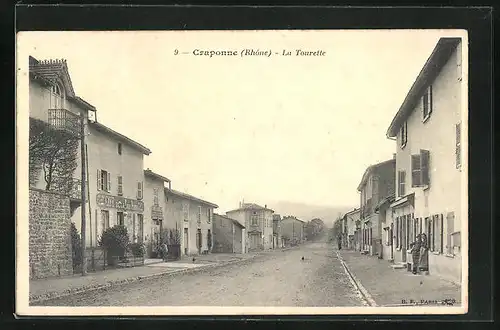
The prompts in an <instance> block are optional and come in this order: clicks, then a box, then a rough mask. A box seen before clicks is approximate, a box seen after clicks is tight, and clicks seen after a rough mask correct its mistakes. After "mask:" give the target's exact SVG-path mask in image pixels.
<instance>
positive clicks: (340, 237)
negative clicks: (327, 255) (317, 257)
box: [337, 234, 342, 250]
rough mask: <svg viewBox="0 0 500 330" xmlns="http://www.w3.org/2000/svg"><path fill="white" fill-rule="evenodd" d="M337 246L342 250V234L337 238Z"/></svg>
mask: <svg viewBox="0 0 500 330" xmlns="http://www.w3.org/2000/svg"><path fill="white" fill-rule="evenodd" d="M337 245H338V248H339V250H342V234H339V235H338V237H337Z"/></svg>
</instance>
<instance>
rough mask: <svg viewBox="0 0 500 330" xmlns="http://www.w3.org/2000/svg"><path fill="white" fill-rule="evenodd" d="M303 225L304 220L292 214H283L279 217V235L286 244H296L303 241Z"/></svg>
mask: <svg viewBox="0 0 500 330" xmlns="http://www.w3.org/2000/svg"><path fill="white" fill-rule="evenodd" d="M304 225H305V222H304V221H302V220H300V219H298V218H296V217H294V216H285V217H283V218H282V219H281V235H282V237H283V238H284V239H285V242H286V244H287V245H297V244H301V243H303V242H304Z"/></svg>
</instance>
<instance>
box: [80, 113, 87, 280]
mask: <svg viewBox="0 0 500 330" xmlns="http://www.w3.org/2000/svg"><path fill="white" fill-rule="evenodd" d="M80 157H81V169H82V184H81V187H82V210H81V211H82V213H81V215H82V219H81V220H82V275H83V276H85V275H87V258H86V255H85V247H86V242H85V237H86V235H87V230H86V226H87V217H86V212H87V210H86V204H87V194H86V190H85V189H86V182H87V180H86V178H85V164H86V162H85V116H84V114H83V111H82V112H81V113H80Z"/></svg>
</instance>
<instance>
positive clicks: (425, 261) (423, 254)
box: [418, 234, 429, 272]
mask: <svg viewBox="0 0 500 330" xmlns="http://www.w3.org/2000/svg"><path fill="white" fill-rule="evenodd" d="M418 267H419V269H420V270H421V271H425V272H427V271H429V249H428V247H427V236H426V235H425V234H421V238H420V258H419V262H418Z"/></svg>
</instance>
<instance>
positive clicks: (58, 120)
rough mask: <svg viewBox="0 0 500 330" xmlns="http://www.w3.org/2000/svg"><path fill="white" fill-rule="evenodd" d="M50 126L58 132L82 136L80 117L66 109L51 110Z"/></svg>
mask: <svg viewBox="0 0 500 330" xmlns="http://www.w3.org/2000/svg"><path fill="white" fill-rule="evenodd" d="M49 124H50V126H51V127H52V128H54V129H56V130H62V131H66V132H68V133H70V134H72V135H76V136H78V135H80V116H78V115H76V114H74V113H73V112H71V111H69V110H66V109H49Z"/></svg>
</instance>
